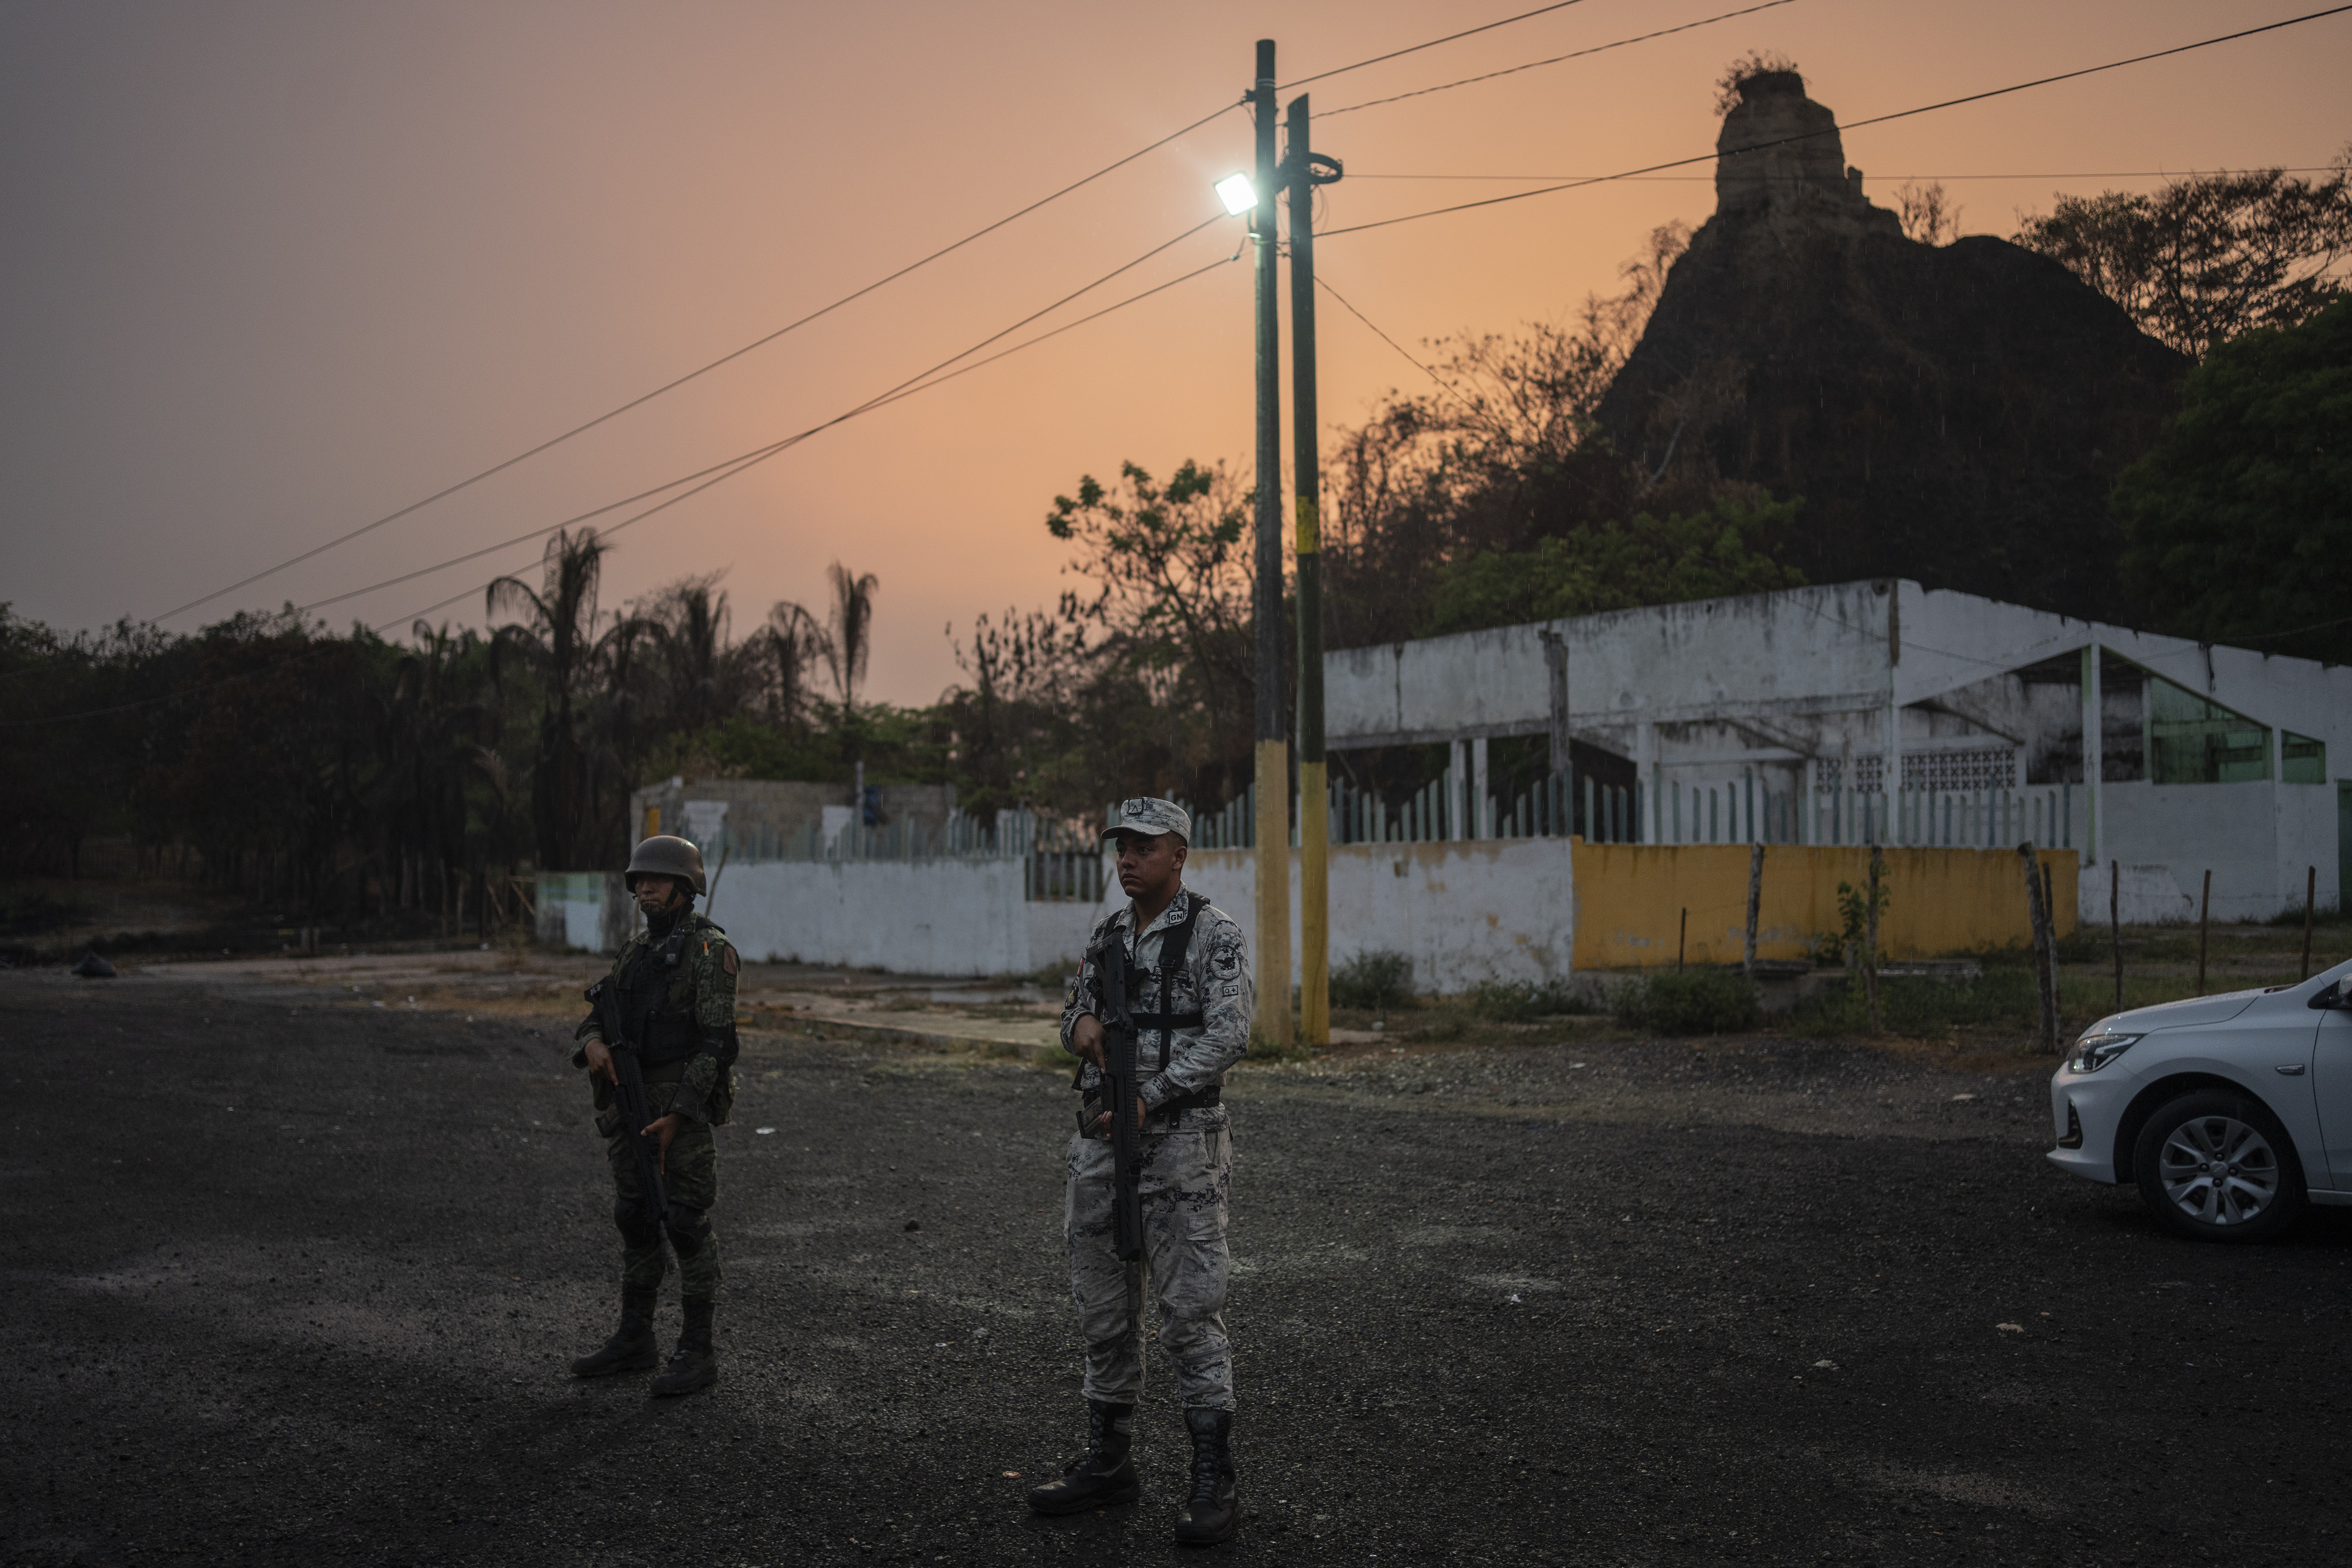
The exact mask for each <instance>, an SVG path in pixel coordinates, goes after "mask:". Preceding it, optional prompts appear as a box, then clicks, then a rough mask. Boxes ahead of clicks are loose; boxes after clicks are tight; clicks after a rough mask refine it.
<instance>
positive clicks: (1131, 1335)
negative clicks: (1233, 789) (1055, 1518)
mask: <svg viewBox="0 0 2352 1568" xmlns="http://www.w3.org/2000/svg"><path fill="white" fill-rule="evenodd" d="M1103 837H1106V838H1113V839H1116V840H1117V847H1118V881H1119V887H1120V888H1121V889H1123V890H1124V891H1125V892H1126V893H1127V895H1128V898H1129V902H1128V903H1127V904H1126V905H1125V906H1124V907H1123V908H1121V909H1119V910H1116V911H1114V912H1113V913H1111V914H1108V915H1106V916H1104V917H1103V919H1102V920H1101V921H1097V924H1096V926H1095V929H1094V934H1093V935H1092V936H1090V937H1089V938H1088V939H1087V958H1086V962H1085V964H1084V965H1083V966H1082V968H1081V969H1080V971H1079V973H1078V975H1077V977H1076V979H1075V980H1073V981H1072V982H1071V984H1070V995H1069V1002H1068V1005H1066V1007H1065V1008H1064V1009H1063V1012H1062V1043H1063V1045H1064V1046H1065V1047H1067V1048H1068V1049H1069V1051H1070V1052H1071V1054H1073V1055H1074V1056H1076V1057H1079V1058H1082V1059H1083V1060H1084V1062H1085V1064H1086V1065H1085V1066H1084V1067H1083V1068H1081V1069H1080V1072H1079V1076H1078V1079H1077V1082H1076V1087H1077V1088H1079V1089H1083V1090H1085V1091H1086V1099H1085V1104H1084V1109H1083V1110H1081V1111H1080V1112H1079V1117H1078V1121H1079V1131H1078V1132H1077V1133H1076V1136H1074V1137H1073V1138H1072V1139H1071V1140H1070V1146H1069V1156H1068V1159H1069V1166H1068V1182H1067V1186H1066V1207H1065V1213H1064V1218H1063V1222H1062V1233H1063V1237H1064V1239H1065V1240H1066V1242H1067V1243H1068V1245H1069V1249H1070V1296H1071V1300H1073V1301H1075V1302H1076V1305H1077V1310H1078V1328H1079V1331H1080V1333H1081V1334H1082V1335H1083V1336H1084V1338H1085V1341H1086V1398H1087V1451H1086V1453H1085V1454H1084V1455H1082V1456H1081V1457H1080V1458H1078V1459H1076V1461H1074V1462H1073V1463H1072V1464H1071V1465H1070V1466H1069V1467H1068V1468H1067V1469H1066V1471H1065V1472H1064V1474H1063V1476H1062V1479H1059V1480H1057V1481H1054V1482H1052V1483H1050V1484H1048V1485H1045V1486H1041V1487H1038V1488H1035V1489H1033V1490H1032V1491H1031V1492H1030V1493H1029V1506H1030V1507H1032V1508H1034V1509H1035V1510H1037V1511H1038V1512H1040V1513H1075V1512H1076V1511H1078V1510H1083V1509H1088V1508H1097V1507H1100V1506H1102V1505H1104V1504H1106V1503H1113V1502H1125V1501H1128V1500H1131V1499H1133V1498H1135V1497H1136V1496H1137V1495H1138V1494H1139V1490H1140V1488H1139V1483H1138V1480H1137V1476H1136V1468H1135V1459H1134V1455H1133V1446H1134V1432H1135V1406H1136V1402H1137V1400H1138V1399H1139V1397H1140V1396H1141V1394H1142V1393H1143V1343H1144V1340H1143V1290H1144V1284H1145V1281H1146V1279H1147V1278H1148V1279H1149V1280H1150V1285H1151V1289H1152V1292H1153V1296H1154V1299H1155V1300H1156V1302H1157V1304H1158V1306H1159V1310H1160V1348H1161V1349H1162V1350H1164V1351H1166V1352H1168V1361H1169V1364H1170V1367H1171V1370H1172V1371H1173V1373H1174V1375H1175V1381H1176V1393H1177V1395H1178V1397H1179V1398H1180V1399H1181V1401H1182V1403H1183V1406H1184V1425H1185V1427H1186V1429H1187V1431H1188V1433H1189V1434H1190V1436H1191V1437H1192V1484H1191V1487H1190V1489H1189V1491H1188V1493H1187V1496H1186V1499H1185V1501H1184V1504H1183V1507H1182V1509H1181V1510H1180V1511H1179V1513H1178V1515H1177V1520H1176V1539H1177V1540H1178V1541H1179V1542H1185V1543H1187V1544H1195V1545H1208V1544H1213V1543H1214V1542H1220V1541H1223V1540H1225V1539H1227V1538H1228V1537H1229V1536H1231V1535H1232V1534H1233V1531H1234V1521H1235V1518H1236V1517H1237V1515H1238V1513H1239V1505H1238V1502H1237V1500H1236V1496H1235V1479H1234V1456H1233V1443H1232V1439H1233V1419H1234V1381H1233V1352H1232V1349H1231V1348H1230V1346H1228V1344H1227V1343H1226V1341H1225V1322H1224V1306H1225V1279H1226V1273H1227V1269H1228V1268H1229V1265H1230V1255H1229V1254H1228V1252H1227V1251H1226V1247H1225V1203H1226V1194H1227V1189H1228V1186H1229V1184H1230V1181H1231V1178H1232V1174H1233V1138H1232V1135H1231V1133H1230V1132H1229V1131H1227V1129H1226V1124H1225V1108H1224V1106H1223V1104H1222V1103H1221V1100H1222V1094H1221V1091H1222V1089H1223V1084H1224V1078H1225V1071H1226V1069H1227V1068H1231V1067H1232V1066H1233V1065H1234V1063H1235V1062H1237V1061H1239V1060H1240V1059H1241V1058H1242V1057H1243V1055H1244V1053H1245V1052H1246V1051H1247V1050H1248V1049H1249V1042H1250V1021H1251V1014H1252V1007H1253V1004H1254V987H1253V985H1252V984H1251V981H1250V964H1249V952H1248V951H1247V948H1246V946H1245V945H1244V942H1243V940H1242V932H1241V927H1239V926H1238V925H1236V924H1235V923H1234V920H1233V917H1232V916H1230V915H1228V914H1226V913H1225V912H1224V911H1223V910H1220V909H1218V908H1216V907H1215V906H1214V905H1213V904H1211V903H1210V902H1209V900H1207V899H1206V898H1204V897H1202V895H1200V894H1198V893H1193V892H1188V891H1186V890H1185V889H1184V885H1183V870H1184V860H1185V857H1186V855H1187V854H1188V852H1189V850H1190V847H1191V840H1192V818H1191V817H1190V816H1187V815H1186V814H1185V812H1184V809H1183V808H1182V807H1181V806H1179V805H1175V804H1174V803H1173V802H1171V801H1165V800H1152V799H1142V800H1129V801H1127V802H1124V803H1123V804H1122V805H1120V807H1119V817H1118V824H1117V826H1113V827H1111V828H1109V829H1108V830H1107V831H1106V832H1105V833H1104V835H1103ZM1139 932H1140V935H1139V934H1138V933H1139ZM1112 962H1120V963H1125V964H1126V965H1127V973H1128V976H1129V984H1128V986H1127V996H1128V1002H1129V1012H1130V1014H1131V1016H1132V1017H1133V1018H1134V1021H1135V1023H1136V1025H1137V1026H1138V1030H1139V1035H1138V1040H1137V1051H1136V1056H1137V1064H1138V1077H1139V1085H1140V1092H1139V1100H1138V1102H1137V1103H1136V1104H1134V1105H1132V1106H1128V1107H1112V1106H1108V1105H1106V1104H1104V1103H1103V1101H1104V1099H1105V1095H1104V1092H1103V1089H1104V1081H1105V1080H1104V1075H1103V1070H1102V1069H1103V1026H1102V1023H1101V1021H1100V1019H1099V1018H1098V1017H1097V1009H1098V1008H1100V1007H1101V1006H1102V1005H1103V1004H1102V995H1103V993H1102V988H1101V974H1100V971H1101V968H1102V966H1103V965H1105V964H1107V963H1112ZM1122 1113H1123V1114H1127V1115H1131V1116H1134V1117H1136V1118H1137V1119H1138V1122H1139V1126H1140V1127H1141V1129H1142V1145H1143V1162H1142V1163H1143V1171H1142V1179H1141V1182H1140V1192H1141V1195H1142V1208H1143V1231H1144V1256H1143V1258H1142V1259H1141V1260H1139V1261H1138V1262H1134V1263H1121V1262H1120V1261H1119V1260H1118V1257H1117V1256H1116V1253H1115V1251H1114V1247H1113V1242H1112V1227H1113V1203H1114V1180H1115V1168H1114V1162H1113V1159H1112V1153H1111V1142H1110V1118H1111V1117H1112V1115H1114V1114H1122Z"/></svg>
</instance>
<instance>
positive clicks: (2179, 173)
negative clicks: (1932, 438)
mask: <svg viewBox="0 0 2352 1568" xmlns="http://www.w3.org/2000/svg"><path fill="white" fill-rule="evenodd" d="M2335 172H2336V165H2335V164H2333V163H2302V164H2275V163H2263V164H2260V165H2257V166H2254V167H2250V168H2244V169H2077V170H2074V171H2072V172H2069V173H2062V174H1872V175H1871V176H1870V177H1871V178H1872V179H1874V180H2186V179H2196V178H2200V177H2202V176H2204V175H2207V174H2334V173H2335ZM1348 178H1349V179H1350V180H1498V181H1528V180H1623V181H1626V182H1628V183H1629V184H1675V183H1677V182H1679V183H1684V184H1711V183H1712V182H1713V181H1714V179H1715V176H1714V175H1713V174H1362V173H1360V172H1359V171H1357V170H1355V169H1349V171H1348Z"/></svg>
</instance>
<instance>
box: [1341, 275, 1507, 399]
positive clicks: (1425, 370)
mask: <svg viewBox="0 0 2352 1568" xmlns="http://www.w3.org/2000/svg"><path fill="white" fill-rule="evenodd" d="M1315 283H1316V286H1317V287H1318V288H1319V289H1323V290H1324V291H1325V292H1326V293H1328V294H1329V295H1330V296H1331V298H1333V299H1334V300H1339V303H1340V304H1341V305H1342V306H1344V307H1345V308H1346V310H1347V312H1348V314H1349V315H1351V316H1353V317H1355V318H1356V320H1358V321H1361V322H1363V323H1364V325H1365V326H1367V327H1369V328H1370V329H1371V332H1372V335H1373V336H1374V337H1376V338H1378V339H1380V340H1381V342H1384V343H1386V344H1388V346H1389V347H1391V348H1392V349H1394V350H1396V352H1397V353H1398V354H1399V355H1400V356H1401V357H1402V359H1403V360H1404V362H1405V363H1407V364H1409V365H1411V366H1412V367H1413V368H1414V369H1415V370H1417V371H1419V372H1421V374H1423V375H1425V376H1427V377H1429V379H1430V380H1432V381H1433V382H1435V383H1436V384H1437V386H1438V390H1439V391H1441V392H1443V393H1444V394H1445V395H1447V396H1448V397H1451V398H1453V399H1454V401H1455V402H1456V403H1459V404H1461V405H1463V406H1464V407H1465V408H1467V407H1469V406H1470V405H1469V403H1468V401H1467V400H1466V399H1465V398H1464V397H1463V395H1461V394H1460V393H1459V392H1456V391H1455V390H1454V386H1453V384H1452V383H1450V382H1448V381H1447V380H1446V379H1445V378H1444V376H1442V375H1440V374H1437V373H1436V372H1435V371H1433V370H1432V369H1430V368H1429V366H1427V365H1425V364H1423V363H1421V361H1419V360H1417V359H1415V358H1413V356H1412V354H1411V353H1407V352H1406V350H1405V346H1404V345H1403V344H1402V343H1400V342H1397V341H1396V340H1395V339H1394V338H1392V337H1391V336H1389V335H1388V334H1387V333H1386V332H1384V331H1381V328H1380V323H1379V322H1377V321H1373V320H1372V319H1371V318H1370V316H1367V315H1365V314H1364V313H1363V312H1362V311H1361V310H1358V309H1356V307H1355V306H1354V305H1353V304H1351V303H1349V300H1348V297H1347V296H1346V295H1345V294H1342V293H1340V292H1339V290H1338V289H1334V288H1332V287H1331V280H1330V279H1328V278H1326V277H1324V276H1323V273H1322V269H1321V268H1317V270H1316V274H1315Z"/></svg>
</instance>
